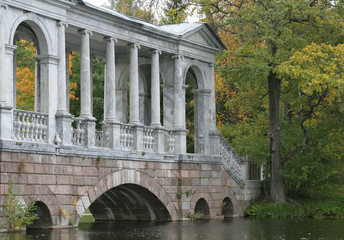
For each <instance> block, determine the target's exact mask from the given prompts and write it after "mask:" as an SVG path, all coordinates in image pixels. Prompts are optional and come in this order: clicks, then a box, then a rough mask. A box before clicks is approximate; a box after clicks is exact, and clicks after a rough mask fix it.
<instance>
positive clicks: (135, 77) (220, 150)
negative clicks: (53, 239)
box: [0, 0, 260, 227]
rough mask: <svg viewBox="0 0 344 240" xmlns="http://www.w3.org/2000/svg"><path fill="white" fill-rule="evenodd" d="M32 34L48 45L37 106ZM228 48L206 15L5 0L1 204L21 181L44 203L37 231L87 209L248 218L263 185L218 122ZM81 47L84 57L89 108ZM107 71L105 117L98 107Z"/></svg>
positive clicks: (161, 216)
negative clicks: (169, 21) (24, 76)
mask: <svg viewBox="0 0 344 240" xmlns="http://www.w3.org/2000/svg"><path fill="white" fill-rule="evenodd" d="M20 41H24V42H30V43H32V46H33V47H34V48H35V51H36V52H35V54H34V55H35V57H34V56H32V59H31V60H32V61H33V62H34V71H33V72H34V81H32V83H33V85H34V103H33V105H34V106H33V111H31V110H32V109H31V110H30V111H28V110H27V109H21V107H20V106H21V105H20V104H19V102H18V101H19V100H18V99H20V98H19V97H20V96H21V94H22V92H21V90H20V89H18V84H17V83H19V82H20V81H21V79H19V77H18V76H19V74H18V72H17V71H18V69H19V68H17V64H18V65H19V62H18V61H17V57H18V51H19V50H18V49H19V47H18V46H17V44H18V42H20ZM224 48H225V47H224V45H223V43H222V42H221V40H220V39H219V38H218V37H217V36H216V34H215V33H214V31H213V30H212V29H211V28H210V27H209V26H208V25H207V24H204V23H190V24H180V25H171V26H157V25H154V24H150V23H146V22H143V21H140V20H137V19H134V18H130V17H127V16H124V15H122V14H120V13H117V12H115V11H112V10H109V9H105V8H99V7H96V6H93V5H91V4H89V3H87V2H85V1H81V0H55V1H51V0H47V1H40V0H26V1H22V0H0V167H1V168H0V170H1V171H0V177H1V178H0V179H1V182H0V193H1V199H0V200H1V202H4V201H5V197H6V195H7V194H8V185H9V184H8V183H9V181H12V183H13V184H14V188H15V192H16V195H17V197H18V198H20V199H21V200H22V201H24V202H25V203H26V204H28V203H29V202H30V201H32V200H33V199H36V200H37V202H36V206H37V214H38V215H39V216H40V219H38V220H36V221H35V223H34V225H33V227H61V226H65V227H67V226H76V225H77V224H78V223H79V221H80V217H81V216H82V215H83V214H84V213H85V211H86V210H87V209H89V210H90V211H91V212H92V214H93V216H94V217H95V219H96V220H105V221H113V220H156V221H166V220H178V219H185V218H186V216H187V215H188V214H193V213H196V212H198V213H202V214H203V217H205V218H221V217H231V216H238V215H241V214H242V213H243V210H244V208H245V206H247V204H248V202H249V200H250V199H251V198H252V197H254V196H256V195H258V194H259V193H260V189H259V182H257V181H249V180H248V179H247V167H246V162H245V161H244V160H243V159H242V158H240V157H239V156H238V154H237V153H236V152H235V151H234V149H233V148H232V147H231V146H230V145H229V144H228V143H227V142H226V140H225V139H224V138H223V137H222V135H221V134H220V133H219V131H218V130H217V129H216V110H215V73H214V68H215V64H214V63H215V54H216V53H217V52H219V51H221V50H223V49H224ZM71 52H73V53H79V54H80V72H79V73H80V79H79V82H80V86H79V87H80V105H79V108H80V114H79V113H78V116H73V115H72V114H71V110H70V109H71V107H70V105H71V103H70V99H69V96H70V67H71V66H70V65H69V64H70V53H71ZM94 58H97V59H102V60H103V61H104V62H103V65H102V69H94V66H93V61H92V59H94ZM99 62H101V61H99ZM98 68H99V66H98ZM98 70H99V71H100V70H101V71H103V72H104V79H102V80H101V83H102V84H103V85H102V87H103V88H104V91H103V94H102V99H103V102H104V104H103V105H104V107H103V109H102V116H101V119H96V118H95V117H94V114H93V113H94V111H96V110H98V109H96V108H97V106H93V105H94V103H95V101H93V92H94V91H93V89H94V83H93V77H94V76H95V75H94V72H95V71H98ZM188 82H190V84H191V85H192V87H193V90H194V91H193V99H192V100H190V101H191V102H192V104H193V106H194V107H193V112H194V114H193V119H194V124H193V126H194V129H193V137H194V138H193V142H194V149H193V150H192V153H188V152H187V148H186V145H187V138H186V136H187V129H186V109H185V102H186V94H185V92H186V88H187V85H186V84H187V83H188ZM97 84H99V83H97ZM188 101H189V100H188ZM98 107H99V106H98ZM98 118H99V117H98ZM96 124H97V125H96ZM96 126H97V127H96ZM99 126H100V127H99ZM4 214H5V213H4V212H0V224H1V222H3V216H4Z"/></svg>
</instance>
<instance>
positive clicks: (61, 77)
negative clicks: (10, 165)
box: [56, 21, 72, 145]
mask: <svg viewBox="0 0 344 240" xmlns="http://www.w3.org/2000/svg"><path fill="white" fill-rule="evenodd" d="M57 25H58V33H59V35H58V36H59V39H58V41H59V42H58V53H59V57H60V61H59V65H58V82H57V86H58V89H60V91H58V105H57V113H56V118H57V123H56V124H57V136H56V137H58V138H59V139H61V144H62V145H72V131H71V127H72V115H71V114H69V113H68V111H67V92H68V90H69V85H68V86H67V74H66V61H67V60H66V38H65V30H66V26H67V24H66V23H65V22H62V21H59V22H58V23H57ZM68 61H69V60H68ZM67 87H68V90H67Z"/></svg>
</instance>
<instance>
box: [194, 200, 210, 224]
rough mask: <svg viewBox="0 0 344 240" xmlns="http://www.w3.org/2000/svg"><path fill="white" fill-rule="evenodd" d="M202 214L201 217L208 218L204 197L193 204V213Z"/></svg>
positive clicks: (208, 213)
mask: <svg viewBox="0 0 344 240" xmlns="http://www.w3.org/2000/svg"><path fill="white" fill-rule="evenodd" d="M196 213H200V214H202V217H201V218H202V219H210V211H209V205H208V203H207V201H206V200H205V199H204V198H200V199H199V200H198V201H197V203H196V206H195V214H196Z"/></svg>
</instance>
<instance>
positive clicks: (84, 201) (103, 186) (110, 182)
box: [76, 169, 177, 223]
mask: <svg viewBox="0 0 344 240" xmlns="http://www.w3.org/2000/svg"><path fill="white" fill-rule="evenodd" d="M123 184H136V185H139V186H141V187H143V188H146V189H147V190H149V191H150V192H151V193H152V194H154V195H155V196H156V197H157V198H158V199H159V200H160V201H161V203H162V204H163V205H164V206H165V207H166V209H167V210H168V212H169V214H170V216H171V219H172V220H176V219H177V208H176V206H175V205H174V203H173V201H172V199H171V197H170V196H169V194H168V193H167V192H166V191H165V189H164V188H163V187H162V186H161V185H160V184H159V182H158V181H156V180H155V179H154V178H152V177H151V176H149V175H147V174H145V173H142V172H140V171H136V170H129V169H125V170H120V171H116V172H113V173H111V174H109V175H107V176H105V177H104V178H102V179H101V180H100V181H99V182H97V183H96V184H95V185H94V186H92V187H90V188H89V189H88V190H87V192H86V193H85V194H84V195H83V196H82V197H81V198H80V200H79V201H78V202H77V205H76V206H77V207H76V210H77V214H78V216H77V223H79V221H80V217H81V216H82V215H83V214H84V212H85V211H86V209H88V208H89V207H90V205H91V204H92V203H93V202H95V201H96V200H97V199H98V198H99V197H100V196H101V195H102V194H104V193H106V192H107V191H108V190H110V189H112V188H115V187H117V186H120V185H123Z"/></svg>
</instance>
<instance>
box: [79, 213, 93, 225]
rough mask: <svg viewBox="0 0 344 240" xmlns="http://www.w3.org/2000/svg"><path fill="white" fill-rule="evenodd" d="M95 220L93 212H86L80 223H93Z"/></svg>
mask: <svg viewBox="0 0 344 240" xmlns="http://www.w3.org/2000/svg"><path fill="white" fill-rule="evenodd" d="M94 221H95V220H94V217H93V216H92V214H84V215H83V216H82V217H81V220H80V223H93V222H94Z"/></svg>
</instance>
